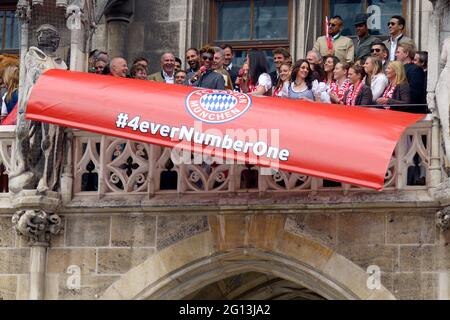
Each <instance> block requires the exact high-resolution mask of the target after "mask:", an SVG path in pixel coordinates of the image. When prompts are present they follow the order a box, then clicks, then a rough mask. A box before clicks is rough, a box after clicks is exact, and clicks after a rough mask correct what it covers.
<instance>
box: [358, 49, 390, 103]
mask: <svg viewBox="0 0 450 320" xmlns="http://www.w3.org/2000/svg"><path fill="white" fill-rule="evenodd" d="M364 71H366V73H367V82H366V84H367V85H370V89H372V97H373V101H376V100H377V99H378V98H380V97H381V96H382V95H383V92H384V90H386V88H387V86H388V84H389V80H388V78H387V77H386V75H385V74H384V73H383V62H382V61H381V60H380V59H378V58H376V57H368V58H367V59H366V63H365V64H364Z"/></svg>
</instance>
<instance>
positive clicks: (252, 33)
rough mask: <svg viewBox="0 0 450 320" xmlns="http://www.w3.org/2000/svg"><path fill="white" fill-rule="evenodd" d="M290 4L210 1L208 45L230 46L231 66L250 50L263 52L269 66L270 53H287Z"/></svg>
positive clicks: (257, 0)
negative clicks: (231, 53)
mask: <svg viewBox="0 0 450 320" xmlns="http://www.w3.org/2000/svg"><path fill="white" fill-rule="evenodd" d="M291 2H292V1H291V0H218V1H212V14H211V33H210V42H212V43H215V44H216V45H221V44H224V43H228V44H231V45H232V46H233V48H234V49H235V50H234V51H235V61H233V63H234V64H237V65H242V63H243V61H244V60H245V56H246V51H247V50H248V49H250V48H258V49H261V50H264V51H265V53H266V54H267V56H268V59H269V64H272V50H273V49H275V48H277V47H284V48H287V49H289V20H290V14H289V13H290V12H291V10H290V6H291Z"/></svg>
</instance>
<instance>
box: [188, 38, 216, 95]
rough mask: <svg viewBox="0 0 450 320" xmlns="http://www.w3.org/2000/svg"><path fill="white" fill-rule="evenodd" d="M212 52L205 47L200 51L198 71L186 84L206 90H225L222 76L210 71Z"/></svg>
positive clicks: (212, 58)
mask: <svg viewBox="0 0 450 320" xmlns="http://www.w3.org/2000/svg"><path fill="white" fill-rule="evenodd" d="M214 54H215V52H214V50H213V48H211V47H208V46H205V47H203V48H202V49H201V50H200V58H201V66H200V68H199V70H198V71H197V72H196V73H194V74H193V76H192V77H191V78H189V80H188V83H189V84H190V85H192V86H194V87H200V88H207V89H217V90H224V89H225V80H224V79H223V76H222V75H221V74H219V73H217V72H214V70H213V69H212V64H213V60H214Z"/></svg>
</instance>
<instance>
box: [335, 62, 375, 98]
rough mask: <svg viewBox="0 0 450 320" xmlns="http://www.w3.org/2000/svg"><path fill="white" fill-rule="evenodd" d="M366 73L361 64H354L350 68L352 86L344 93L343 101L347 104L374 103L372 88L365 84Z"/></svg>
mask: <svg viewBox="0 0 450 320" xmlns="http://www.w3.org/2000/svg"><path fill="white" fill-rule="evenodd" d="M365 76H366V73H365V72H364V68H363V67H362V66H360V65H356V64H355V65H353V66H351V67H350V68H349V69H348V78H349V80H350V83H351V85H350V88H349V89H348V91H347V92H346V93H345V95H344V99H343V100H342V103H343V104H345V105H346V106H361V105H362V106H367V105H371V104H372V100H373V99H372V90H370V87H369V86H367V85H365V84H364V78H365Z"/></svg>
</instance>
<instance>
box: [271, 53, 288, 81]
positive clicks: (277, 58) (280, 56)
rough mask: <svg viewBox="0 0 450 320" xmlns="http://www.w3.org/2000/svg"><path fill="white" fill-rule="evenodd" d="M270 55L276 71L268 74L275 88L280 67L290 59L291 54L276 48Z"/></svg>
mask: <svg viewBox="0 0 450 320" xmlns="http://www.w3.org/2000/svg"><path fill="white" fill-rule="evenodd" d="M272 53H273V62H274V63H275V68H276V69H275V70H274V71H272V72H271V73H270V79H271V80H272V86H276V85H277V83H278V80H279V78H280V68H281V65H282V64H283V63H284V62H287V61H289V60H290V59H291V54H290V53H289V51H287V50H286V49H285V48H276V49H275V50H273V51H272Z"/></svg>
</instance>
